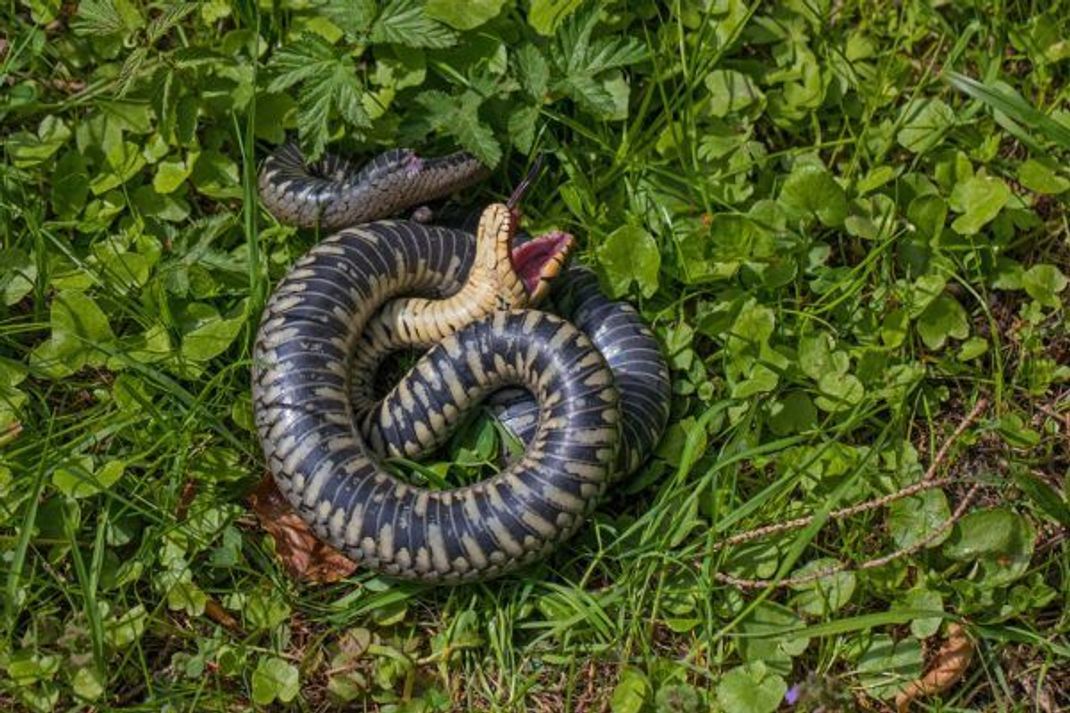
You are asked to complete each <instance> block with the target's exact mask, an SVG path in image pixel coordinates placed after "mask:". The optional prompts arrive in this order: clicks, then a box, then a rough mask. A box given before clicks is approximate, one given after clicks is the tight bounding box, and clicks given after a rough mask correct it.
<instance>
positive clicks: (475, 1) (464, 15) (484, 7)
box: [424, 0, 508, 30]
mask: <svg viewBox="0 0 1070 713" xmlns="http://www.w3.org/2000/svg"><path fill="white" fill-rule="evenodd" d="M506 2H508V0H465V2H457V1H456V0H428V2H427V5H425V6H424V10H425V11H426V12H427V15H428V17H431V18H434V19H435V20H440V21H442V22H444V23H446V24H447V25H449V26H450V27H453V28H456V29H458V30H471V29H472V28H473V27H479V26H480V25H482V24H483V23H484V22H486V21H487V20H490V19H491V18H493V17H495V16H497V15H498V13H500V12H501V11H502V7H503V6H504V5H505V3H506Z"/></svg>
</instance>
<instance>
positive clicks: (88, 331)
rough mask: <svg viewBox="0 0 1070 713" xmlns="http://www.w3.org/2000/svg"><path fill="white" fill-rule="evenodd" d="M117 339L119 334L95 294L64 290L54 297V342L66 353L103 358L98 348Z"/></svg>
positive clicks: (60, 350)
mask: <svg viewBox="0 0 1070 713" xmlns="http://www.w3.org/2000/svg"><path fill="white" fill-rule="evenodd" d="M114 341H115V334H114V333H113V332H112V331H111V325H109V324H108V317H107V315H105V314H104V310H102V309H101V308H100V307H99V306H97V303H96V302H95V301H94V300H93V298H92V297H90V296H89V295H87V294H85V293H84V292H79V291H77V290H64V291H63V292H60V293H59V294H57V295H56V296H55V298H54V299H53V301H52V342H53V343H54V344H55V346H56V349H57V350H59V352H60V353H63V354H71V355H73V354H82V355H87V356H88V355H93V356H95V357H96V360H99V361H101V362H102V361H103V357H104V355H103V354H102V353H98V348H99V347H101V346H104V345H110V344H111V343H112V342H114Z"/></svg>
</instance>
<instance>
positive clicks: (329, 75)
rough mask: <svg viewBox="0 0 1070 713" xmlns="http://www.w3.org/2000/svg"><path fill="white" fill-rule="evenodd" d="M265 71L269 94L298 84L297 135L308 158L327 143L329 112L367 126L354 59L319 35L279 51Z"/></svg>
mask: <svg viewBox="0 0 1070 713" xmlns="http://www.w3.org/2000/svg"><path fill="white" fill-rule="evenodd" d="M268 70H269V71H271V72H272V73H273V74H274V78H273V79H272V80H271V81H270V82H269V83H268V87H267V90H268V91H269V92H283V91H285V90H286V89H289V88H290V87H292V86H294V85H295V84H301V89H300V91H299V92H298V134H299V135H300V137H301V140H302V141H303V142H305V143H306V144H307V145H308V152H309V156H310V158H316V157H318V156H319V155H320V154H321V153H322V152H323V148H324V147H325V146H326V144H327V136H328V122H329V120H330V117H331V112H332V110H334V111H337V112H338V114H340V115H341V116H342V117H343V118H344V119H346V120H347V121H348V122H349V123H351V124H352V125H354V126H357V127H365V126H368V125H370V123H371V120H370V119H369V118H368V115H367V113H366V112H365V111H364V107H363V105H362V103H361V96H362V95H363V93H364V88H363V86H362V85H361V82H360V79H359V78H358V74H357V69H356V67H355V66H354V64H353V60H352V59H351V58H350V57H349V56H348V55H345V54H342V53H340V52H339V51H338V50H336V49H335V48H334V47H332V46H331V45H330V44H329V43H328V42H327V41H326V40H324V39H323V38H322V37H320V36H319V35H314V34H308V33H306V34H304V35H302V36H301V37H300V38H299V39H298V40H297V41H296V42H293V43H291V44H288V45H286V46H285V47H283V48H282V49H280V50H279V51H278V52H276V53H275V56H274V57H272V58H271V62H269V63H268Z"/></svg>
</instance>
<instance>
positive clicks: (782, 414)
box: [769, 391, 817, 436]
mask: <svg viewBox="0 0 1070 713" xmlns="http://www.w3.org/2000/svg"><path fill="white" fill-rule="evenodd" d="M816 425H817V409H816V408H814V402H813V401H812V400H811V399H810V397H809V396H807V395H806V394H804V393H803V392H801V391H792V392H791V393H789V394H788V395H787V396H785V397H784V398H782V399H780V400H779V401H776V402H774V403H773V406H772V408H771V409H770V413H769V427H770V428H771V429H772V430H773V433H776V434H777V435H778V436H786V435H788V434H790V433H802V432H804V431H808V430H810V429H811V428H813V427H814V426H816Z"/></svg>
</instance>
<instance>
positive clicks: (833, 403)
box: [814, 372, 866, 413]
mask: <svg viewBox="0 0 1070 713" xmlns="http://www.w3.org/2000/svg"><path fill="white" fill-rule="evenodd" d="M817 388H818V390H819V391H820V396H818V397H817V398H816V399H814V403H815V404H817V407H818V408H819V409H821V410H822V411H828V412H829V413H835V412H837V411H846V410H848V409H851V408H854V407H855V406H857V405H858V404H860V403H862V397H864V396H865V395H866V388H865V387H864V386H863V385H862V382H861V381H859V380H858V377H856V376H854V375H853V374H835V373H832V372H829V373H827V374H822V375H821V378H820V379H818V381H817Z"/></svg>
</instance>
